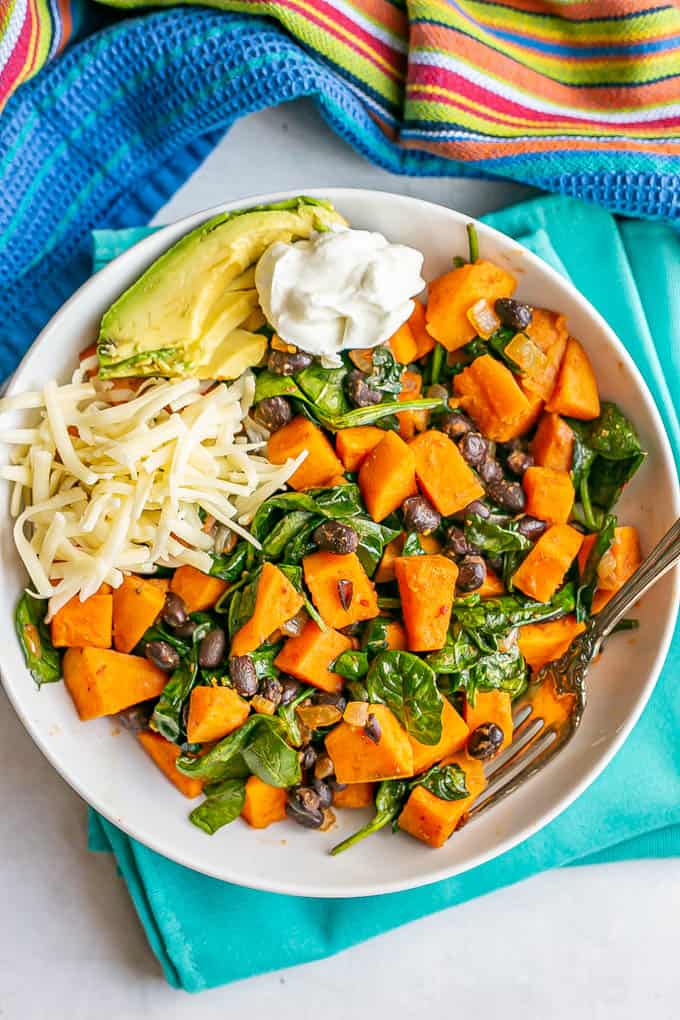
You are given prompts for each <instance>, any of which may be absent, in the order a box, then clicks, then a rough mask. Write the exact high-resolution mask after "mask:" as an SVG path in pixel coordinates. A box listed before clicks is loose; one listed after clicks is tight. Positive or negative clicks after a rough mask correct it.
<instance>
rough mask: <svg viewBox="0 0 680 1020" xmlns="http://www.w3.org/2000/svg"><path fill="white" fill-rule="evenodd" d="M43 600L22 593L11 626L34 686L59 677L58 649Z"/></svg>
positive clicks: (54, 680)
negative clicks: (14, 631) (47, 622)
mask: <svg viewBox="0 0 680 1020" xmlns="http://www.w3.org/2000/svg"><path fill="white" fill-rule="evenodd" d="M46 612H47V603H46V602H45V600H44V599H36V598H34V597H33V595H29V593H28V592H24V594H23V595H22V596H21V598H20V599H19V601H18V603H17V608H16V612H15V614H14V625H15V627H16V632H17V635H18V637H19V643H20V645H21V650H22V652H23V653H24V659H25V660H26V666H27V667H28V670H29V672H30V674H31V676H32V677H33V679H34V680H35V682H36V684H37V685H38V687H42V685H43V684H53V683H55V682H56V681H57V680H60V679H61V660H60V658H59V652H58V651H57V649H56V648H55V647H54V645H53V644H52V639H51V637H50V632H49V630H48V629H47V624H46V623H45V614H46Z"/></svg>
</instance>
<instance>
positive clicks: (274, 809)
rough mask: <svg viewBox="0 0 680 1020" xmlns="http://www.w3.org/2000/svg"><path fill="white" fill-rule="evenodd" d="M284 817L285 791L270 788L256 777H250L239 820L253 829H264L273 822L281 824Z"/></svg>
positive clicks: (273, 787)
mask: <svg viewBox="0 0 680 1020" xmlns="http://www.w3.org/2000/svg"><path fill="white" fill-rule="evenodd" d="M285 817H286V790H285V789H281V788H280V787H278V786H270V785H269V784H268V783H264V782H263V781H262V780H261V779H259V778H258V777H257V776H250V778H249V779H248V781H247V783H246V799H245V801H244V804H243V809H242V811H241V818H243V819H244V820H245V821H246V822H247V823H248V825H250V826H251V828H253V829H266V828H267V826H268V825H271V824H272V823H273V822H282V821H283V820H284V819H285Z"/></svg>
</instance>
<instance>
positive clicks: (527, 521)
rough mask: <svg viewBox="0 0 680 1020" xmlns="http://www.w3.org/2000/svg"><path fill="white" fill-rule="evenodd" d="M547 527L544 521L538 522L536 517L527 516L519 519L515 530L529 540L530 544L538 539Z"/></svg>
mask: <svg viewBox="0 0 680 1020" xmlns="http://www.w3.org/2000/svg"><path fill="white" fill-rule="evenodd" d="M547 527H548V525H547V523H546V522H545V521H539V519H538V518H537V517H529V516H528V515H527V516H526V517H521V518H520V519H519V521H518V522H517V530H518V531H519V533H520V535H524V537H525V538H529V539H531V541H532V542H535V541H536V539H537V538H540V537H541V535H542V534H543V532H544V531H545V529H546V528H547Z"/></svg>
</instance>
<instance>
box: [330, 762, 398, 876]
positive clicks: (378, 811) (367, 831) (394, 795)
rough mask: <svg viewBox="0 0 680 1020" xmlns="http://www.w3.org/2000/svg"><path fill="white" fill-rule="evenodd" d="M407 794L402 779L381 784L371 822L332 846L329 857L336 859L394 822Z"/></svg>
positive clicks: (388, 780)
mask: <svg viewBox="0 0 680 1020" xmlns="http://www.w3.org/2000/svg"><path fill="white" fill-rule="evenodd" d="M407 794H408V783H405V782H404V780H403V779H387V780H385V782H382V783H381V784H380V786H379V787H378V790H377V793H376V795H375V815H374V816H373V818H372V819H371V821H370V822H369V823H368V825H364V826H363V828H361V829H359V831H358V832H355V833H354V834H353V835H352V836H348V837H347V839H343V841H342V843H338V844H337V846H334V847H333V849H332V850H331V855H332V856H333V857H337V855H338V854H341V853H342V852H343V851H344V850H349V848H350V847H352V846H355V845H356V844H357V843H360V842H361V840H362V839H365V838H366V836H371V835H372V834H373V833H374V832H378V831H379V830H380V829H382V828H384V826H386V825H389V824H390V823H391V822H395V821H396V820H397V817H398V816H399V814H400V813H401V809H402V806H403V804H404V801H405V800H406V797H407Z"/></svg>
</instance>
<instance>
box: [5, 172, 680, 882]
mask: <svg viewBox="0 0 680 1020" xmlns="http://www.w3.org/2000/svg"><path fill="white" fill-rule="evenodd" d="M309 193H310V194H315V195H318V196H323V197H326V198H329V199H330V200H331V201H332V202H333V203H334V204H335V205H336V207H337V208H338V209H339V210H340V211H341V212H342V213H343V214H344V215H345V216H346V217H347V218H348V219H349V221H350V223H351V224H352V225H353V226H355V227H363V228H367V229H369V230H377V231H380V232H381V233H383V234H385V235H386V236H387V237H388V238H389V239H390V240H391V241H396V242H401V243H402V244H408V245H412V246H413V247H415V248H418V249H420V250H421V251H423V252H424V253H425V269H424V275H425V278H426V279H432V278H434V277H435V276H437V275H439V274H440V273H442V272H444V271H445V270H447V269H448V268H449V267H450V265H451V257H452V255H454V254H457V253H465V252H466V251H467V238H466V233H465V224H466V223H467V222H469V217H467V216H463V215H462V214H461V213H458V212H453V211H452V210H451V209H446V208H443V207H442V206H438V205H433V204H431V203H429V202H423V201H420V200H418V199H414V198H407V197H404V196H401V195H391V194H386V193H383V192H377V191H363V190H352V189H343V188H338V189H335V188H330V189H324V190H316V191H311V192H309ZM292 194H295V193H293V192H291V193H287V194H276V195H258V196H256V197H254V198H252V199H243V200H241V201H238V202H231V203H229V204H227V205H224V206H220V207H217V208H215V209H210V210H208V211H206V212H201V213H197V214H196V215H194V216H189V217H187V218H186V219H183V220H180V221H179V222H178V223H174V224H172V225H171V226H168V227H165V228H164V229H162V230H160V231H159V232H157V233H156V234H154V235H152V236H150V237H148V238H147V239H146V240H144V241H142V242H141V243H139V244H137V245H136V246H135V247H134V248H132V249H130V251H128V252H126V253H125V254H124V255H122V256H121V257H120V258H118V259H116V261H115V262H113V263H111V264H110V265H109V266H107V267H106V268H104V269H103V270H102V271H101V272H99V273H97V275H96V276H94V277H93V278H92V279H91V280H89V281H88V282H87V283H86V284H84V286H82V287H81V288H80V290H79V291H77V293H76V294H75V295H74V296H73V297H72V298H71V299H70V300H69V301H68V302H67V303H66V304H65V305H64V307H63V308H62V309H61V310H60V311H59V312H58V313H57V314H56V315H55V316H54V318H53V319H52V320H51V322H50V323H49V324H48V325H47V326H46V327H45V329H44V330H43V332H42V333H41V334H40V336H39V337H38V339H37V340H36V341H35V343H34V344H33V346H32V347H31V349H30V351H29V352H28V354H27V355H26V357H25V358H24V360H23V361H22V363H21V365H20V366H19V368H18V369H17V371H16V374H15V375H14V377H13V379H12V381H11V384H10V386H9V389H8V393H10V394H12V393H20V392H22V391H24V390H28V389H35V388H37V387H39V386H40V385H41V384H42V383H44V382H45V381H46V380H47V379H50V378H53V377H54V378H58V379H61V380H64V379H66V378H67V377H68V376H69V374H70V372H71V370H72V368H73V366H74V364H75V362H76V359H77V355H78V352H79V351H80V350H82V349H83V348H84V347H86V346H87V345H88V344H90V343H91V342H92V341H93V340H94V339H95V338H96V336H97V332H98V324H99V320H100V317H101V315H102V313H103V312H104V311H105V309H106V308H107V307H108V306H109V305H110V304H111V303H112V301H113V300H114V299H115V298H116V297H118V295H119V294H120V293H121V292H122V291H123V290H124V289H125V288H126V287H128V286H129V285H130V284H131V283H132V282H133V281H134V280H136V279H137V277H138V276H139V275H140V273H141V272H142V271H143V270H144V269H145V268H146V267H147V266H148V265H149V263H151V262H152V261H153V260H154V259H156V258H157V257H158V256H159V255H160V254H161V253H162V252H163V251H165V250H166V249H167V248H168V247H169V246H170V245H171V244H173V243H174V242H175V241H177V240H178V239H179V238H180V237H181V236H182V235H183V234H185V233H187V231H189V230H192V229H193V228H194V227H196V226H198V225H199V224H200V223H202V222H203V221H204V220H206V219H208V218H209V217H211V216H214V215H215V214H216V213H217V212H220V211H221V210H222V209H232V208H244V207H247V206H249V205H251V204H252V205H255V204H259V203H263V202H270V201H275V200H279V199H281V198H286V197H290V195H292ZM477 230H478V233H479V239H480V246H481V252H482V255H483V256H484V257H485V258H489V259H492V260H493V261H496V262H498V263H499V264H500V265H502V266H504V267H506V268H507V269H509V270H510V272H512V273H513V274H515V275H516V277H517V279H518V281H519V286H518V294H519V296H520V297H521V298H522V299H523V300H526V301H528V302H530V303H532V304H536V305H540V306H544V307H547V308H551V309H555V310H558V311H560V312H562V313H564V314H565V315H566V316H567V320H568V324H569V328H570V331H571V332H572V334H573V335H575V336H576V337H578V338H579V339H580V340H581V341H582V342H583V343H584V344H585V346H586V348H587V350H588V353H589V355H590V357H591V359H592V362H593V366H594V368H595V372H596V374H597V378H598V380H599V383H600V387H601V390H602V393H603V396H604V397H605V398H608V399H611V400H614V401H616V402H617V403H618V404H620V405H621V407H622V408H623V410H624V411H625V412H626V413H627V414H629V415H630V417H631V418H632V420H633V421H634V423H635V425H636V427H637V429H638V431H639V434H640V438H641V441H642V445H643V447H644V449H646V450H647V451H648V457H647V460H646V462H645V464H644V466H643V468H642V469H641V470H640V472H639V474H638V475H637V476H636V477H635V479H634V480H633V482H632V483H631V484H630V485H629V486H628V488H627V489H626V492H625V494H624V496H623V498H622V500H621V503H620V506H619V508H618V512H619V519H620V520H621V521H622V522H625V523H629V524H634V525H636V526H637V528H638V529H639V532H640V536H641V540H642V547H643V552H645V553H646V552H648V551H649V550H650V549H651V548H652V546H653V545H654V543H655V542H656V541H657V540H658V539H659V538H660V537H661V535H662V534H663V532H664V531H665V530H666V529H667V528H668V527H669V526H670V524H671V523H672V522H673V520H674V519H675V518H676V517H678V516H679V515H680V497H679V491H678V482H677V478H676V474H675V469H674V465H673V460H672V455H671V451H670V447H669V444H668V440H667V438H666V435H665V432H664V428H663V425H662V422H661V419H660V417H659V413H658V411H657V409H656V407H655V405H654V402H653V400H652V397H651V395H650V393H649V390H648V389H647V386H646V385H645V382H644V380H643V379H642V377H641V375H640V373H639V372H638V369H637V368H636V366H635V364H634V363H633V361H632V359H631V358H630V356H629V355H628V354H627V352H626V350H625V349H624V347H623V345H622V344H621V342H620V340H618V339H617V337H616V336H615V335H614V333H613V332H612V330H611V329H610V328H609V326H608V325H607V323H606V322H605V321H604V320H603V319H602V317H601V316H600V315H599V314H598V313H597V312H596V311H595V310H594V309H593V308H592V306H591V305H590V304H589V303H588V302H587V301H586V300H585V298H584V297H582V296H581V295H580V294H579V293H578V291H576V290H575V289H574V287H572V286H571V284H570V283H568V282H567V281H566V280H564V279H563V278H562V277H561V276H559V275H558V274H557V273H556V272H554V271H553V270H552V269H550V268H549V267H548V266H547V265H546V264H545V263H544V262H542V261H541V260H540V259H538V258H537V257H536V256H535V255H533V254H531V253H530V252H528V251H527V250H526V249H525V248H523V247H522V246H521V245H520V244H518V243H517V242H516V241H514V240H512V239H510V238H508V237H506V236H504V235H503V234H500V233H498V231H496V230H492V229H491V228H490V227H488V226H485V225H484V224H482V223H478V224H477ZM6 488H9V487H8V486H6ZM2 499H3V501H4V503H3V509H4V515H5V520H6V521H7V522H9V502H8V495H7V494H5V493H3V495H2ZM0 549H1V556H2V580H3V584H2V586H1V588H0V663H1V668H2V680H3V684H4V686H5V689H6V691H7V693H8V695H9V698H10V700H11V702H12V704H13V705H14V708H15V709H16V711H17V713H18V714H19V716H20V718H21V720H22V721H23V723H24V725H25V726H26V729H27V730H28V731H29V733H30V734H31V736H32V737H33V739H34V740H35V741H36V743H37V744H38V746H39V747H40V748H41V750H42V751H43V752H44V754H45V755H46V756H47V758H48V759H49V760H50V762H51V763H52V764H53V765H54V767H55V768H56V769H57V770H58V771H59V772H60V773H61V775H62V776H63V777H64V779H66V781H67V782H68V783H70V785H71V786H72V787H73V788H74V789H75V790H76V791H77V792H78V793H79V794H80V795H81V796H82V797H83V798H84V799H85V800H86V801H87V802H88V803H89V804H91V805H92V806H93V807H95V808H96V809H97V810H98V811H100V812H101V813H102V814H103V815H104V816H105V817H106V818H108V819H109V820H110V821H112V822H113V823H115V824H116V825H117V826H119V827H120V828H121V829H123V830H124V831H125V832H127V833H128V834H129V835H130V836H133V837H134V838H135V839H138V840H139V841H140V842H141V843H144V844H146V845H147V846H149V847H151V848H152V849H154V850H156V851H158V852H159V853H161V854H164V855H165V856H166V857H169V858H171V859H172V860H174V861H177V862H179V863H180V864H184V865H187V866H188V867H190V868H195V869H196V870H197V871H202V872H205V873H206V874H208V875H213V876H215V877H216V878H220V879H224V880H226V881H229V882H236V883H238V884H240V885H245V886H252V887H254V888H258V889H265V890H270V891H272V892H280V893H290V894H293V895H300V896H366V895H372V894H375V893H385V892H395V891H398V890H401V889H408V888H412V887H414V886H419V885H425V884H427V883H429V882H434V881H436V880H438V879H443V878H447V877H450V876H452V875H455V874H457V873H459V872H462V871H465V870H467V869H468V868H472V867H474V866H475V865H478V864H482V863H483V862H485V861H488V860H490V859H491V858H493V857H496V856H497V855H498V854H501V853H503V852H504V851H505V850H509V849H510V848H511V847H513V846H515V845H516V844H518V843H520V842H521V841H522V840H524V839H526V838H527V837H528V836H531V835H532V834H533V833H535V832H536V831H537V830H538V829H540V828H541V827H542V826H544V825H546V824H547V823H548V822H549V821H550V820H551V819H553V818H554V817H555V816H556V815H558V814H559V813H560V812H561V811H563V810H564V809H565V808H566V807H568V806H569V804H571V803H572V801H574V800H575V798H576V797H578V796H579V794H580V793H581V792H582V791H583V790H584V789H585V788H586V787H587V786H588V785H589V784H590V783H592V782H593V780H594V779H595V778H596V777H597V776H598V774H599V773H600V772H601V771H602V770H603V769H604V768H605V766H606V765H607V763H608V762H609V760H610V759H611V758H612V756H613V755H614V754H615V752H616V751H617V749H618V748H619V747H620V746H621V744H622V743H623V741H624V740H625V739H626V737H627V735H628V734H629V733H630V730H631V729H632V727H633V726H634V724H635V722H636V720H637V719H638V717H639V715H640V713H641V712H642V709H643V708H644V706H645V703H646V702H647V699H648V698H649V696H650V694H651V692H652V690H653V688H654V684H655V682H656V680H657V677H658V675H659V671H660V669H661V666H662V664H663V661H664V658H665V656H666V652H667V650H668V647H669V643H670V640H671V635H672V630H673V624H674V621H675V616H676V612H677V605H678V576H677V574H676V573H673V574H669V575H668V576H667V577H665V578H664V579H663V580H662V581H661V582H660V583H659V584H658V585H657V586H656V587H655V588H654V589H652V591H651V592H650V593H649V594H648V595H646V596H645V598H644V599H643V601H642V603H641V604H640V607H639V610H638V611H636V615H637V616H638V617H639V619H640V629H639V630H638V631H637V632H633V633H631V634H625V635H621V636H620V637H617V638H616V639H614V640H612V641H611V642H610V643H609V645H608V647H607V650H606V654H605V655H604V656H603V657H602V658H601V659H600V661H599V662H598V663H597V664H596V665H595V666H594V667H593V670H592V674H591V681H590V698H589V704H588V710H587V712H586V714H585V718H584V720H583V723H582V724H581V727H580V729H579V731H578V733H577V735H576V737H575V738H574V739H573V741H572V742H571V743H570V744H569V746H568V747H567V748H566V749H565V750H564V751H563V752H562V753H561V754H560V756H559V757H558V759H557V760H556V761H554V762H552V763H551V764H550V765H549V766H548V767H547V768H546V769H545V770H544V771H543V772H542V773H541V774H540V775H539V776H537V777H536V778H534V779H533V780H532V781H531V782H530V783H529V784H528V785H527V786H526V787H524V788H523V789H522V790H520V791H518V792H517V793H516V794H515V795H513V796H512V797H509V798H508V799H507V800H505V801H503V802H502V803H501V804H500V805H499V806H498V807H496V808H494V809H493V810H492V811H490V812H489V814H488V815H485V816H482V817H481V818H480V819H479V820H477V821H475V822H474V824H471V825H470V826H469V827H467V828H464V829H462V830H461V831H460V832H459V833H456V834H455V835H454V836H453V838H452V839H451V840H450V841H449V842H448V843H447V844H446V846H445V847H443V848H442V849H441V850H437V851H436V852H434V851H432V850H429V849H428V848H426V847H425V846H423V844H421V843H419V842H417V841H416V840H413V839H411V838H410V837H408V836H406V835H403V834H400V835H396V836H393V835H391V833H390V832H389V831H383V832H381V833H380V834H378V835H377V836H373V837H371V838H370V839H368V840H366V841H365V842H363V843H362V844H361V845H360V846H357V847H356V848H354V849H352V850H350V851H348V852H347V853H345V854H342V855H340V856H339V857H337V858H333V857H330V856H329V855H328V853H327V851H328V850H329V849H330V847H332V846H333V845H334V844H335V843H337V842H338V841H339V840H340V839H341V838H343V837H345V836H346V835H348V834H349V833H350V832H352V831H354V829H356V828H358V827H359V825H361V824H363V821H364V819H365V818H367V817H368V812H364V811H343V812H338V814H339V822H338V824H337V825H336V826H335V827H334V828H333V829H332V830H331V831H329V832H326V833H314V832H309V831H308V830H305V829H302V828H300V827H299V826H297V825H295V824H293V823H291V822H285V823H280V824H278V825H274V826H272V827H270V828H269V829H266V830H263V831H255V830H253V829H250V828H249V827H248V826H247V825H246V824H245V823H242V822H241V821H236V822H234V823H233V824H232V825H230V826H229V827H228V828H226V829H223V830H222V831H220V832H219V833H217V834H216V835H214V836H212V837H210V836H207V835H206V834H205V833H203V832H202V831H201V830H199V829H197V828H196V827H195V826H193V825H191V824H190V822H189V821H188V814H189V810H190V809H191V806H193V805H192V804H191V802H189V801H187V800H185V799H184V798H183V797H182V796H181V795H180V794H179V793H178V792H177V791H176V790H175V788H174V787H173V786H171V784H170V783H169V782H168V781H167V780H166V779H165V778H164V776H163V775H162V774H161V773H160V772H159V771H158V770H157V769H156V767H155V766H154V765H153V764H152V762H151V761H150V759H149V758H147V757H146V755H145V754H144V752H143V751H142V750H141V748H140V747H139V746H138V744H137V742H136V741H135V740H134V738H133V737H132V736H130V735H129V734H128V733H126V732H124V731H121V730H120V728H119V727H118V726H117V725H116V723H115V721H114V720H111V719H99V720H96V721H93V722H88V723H81V722H80V721H79V719H78V717H77V715H76V712H75V710H74V708H73V705H72V703H71V699H70V698H69V695H68V693H67V692H66V689H65V688H64V686H63V684H52V685H49V686H46V687H43V688H42V690H40V691H38V690H37V689H36V687H35V685H34V683H33V681H32V679H31V677H30V675H29V673H28V671H27V670H26V667H25V665H24V661H23V657H22V654H21V650H20V648H19V644H18V641H17V639H16V635H15V632H14V607H15V603H16V600H17V598H18V596H19V594H20V592H21V590H22V587H23V586H24V584H25V574H24V571H23V568H22V565H21V562H20V560H19V557H18V556H17V553H16V551H15V548H14V544H13V540H12V533H11V529H10V527H9V526H6V527H5V528H4V529H3V532H2V537H1V539H0Z"/></svg>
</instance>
